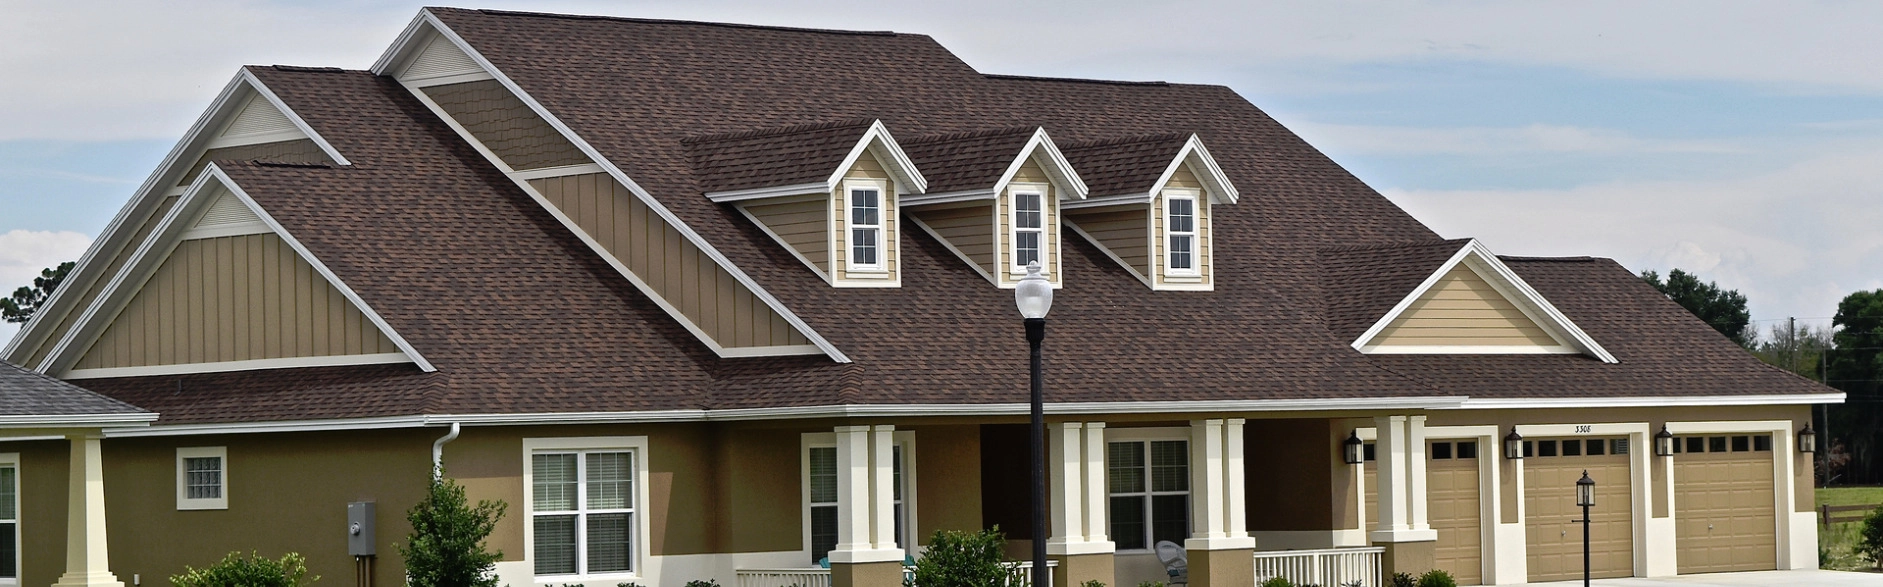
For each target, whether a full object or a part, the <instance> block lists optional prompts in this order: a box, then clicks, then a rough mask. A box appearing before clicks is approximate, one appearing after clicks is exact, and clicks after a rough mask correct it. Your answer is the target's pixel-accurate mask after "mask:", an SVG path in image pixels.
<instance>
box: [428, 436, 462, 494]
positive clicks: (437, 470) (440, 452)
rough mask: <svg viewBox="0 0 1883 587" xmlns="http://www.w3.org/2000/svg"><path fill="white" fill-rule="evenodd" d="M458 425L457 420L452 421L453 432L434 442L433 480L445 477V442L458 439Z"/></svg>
mask: <svg viewBox="0 0 1883 587" xmlns="http://www.w3.org/2000/svg"><path fill="white" fill-rule="evenodd" d="M458 425H459V424H458V423H457V422H452V423H451V432H450V433H447V434H445V435H444V436H441V437H439V438H438V440H436V441H434V442H432V481H438V480H439V479H442V478H444V474H445V443H447V442H451V441H453V440H457V439H458Z"/></svg>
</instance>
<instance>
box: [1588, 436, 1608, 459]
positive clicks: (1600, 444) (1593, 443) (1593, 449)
mask: <svg viewBox="0 0 1883 587" xmlns="http://www.w3.org/2000/svg"><path fill="white" fill-rule="evenodd" d="M1584 444H1587V445H1589V456H1599V455H1601V454H1602V453H1603V452H1604V451H1603V449H1605V448H1608V441H1606V440H1594V439H1590V440H1589V441H1587V442H1585V443H1584Z"/></svg>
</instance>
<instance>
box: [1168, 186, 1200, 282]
mask: <svg viewBox="0 0 1883 587" xmlns="http://www.w3.org/2000/svg"><path fill="white" fill-rule="evenodd" d="M1197 245H1198V241H1197V194H1196V193H1194V192H1186V191H1174V190H1173V191H1167V192H1165V193H1164V256H1165V261H1164V271H1165V272H1166V273H1167V274H1170V275H1185V276H1194V275H1198V271H1197V263H1198V259H1197V257H1198V254H1197Z"/></svg>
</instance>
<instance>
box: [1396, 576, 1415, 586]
mask: <svg viewBox="0 0 1883 587" xmlns="http://www.w3.org/2000/svg"><path fill="white" fill-rule="evenodd" d="M1393 587H1419V579H1418V578H1416V577H1413V576H1412V573H1393Z"/></svg>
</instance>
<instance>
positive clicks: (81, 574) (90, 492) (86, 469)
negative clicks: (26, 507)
mask: <svg viewBox="0 0 1883 587" xmlns="http://www.w3.org/2000/svg"><path fill="white" fill-rule="evenodd" d="M100 438H101V436H100V435H99V434H97V433H89V434H74V435H71V436H68V437H66V439H67V440H68V441H69V442H71V444H72V449H71V450H72V456H71V460H69V461H68V462H67V464H66V468H67V470H68V472H69V473H70V474H71V484H70V485H67V486H66V495H67V498H68V500H69V501H68V505H67V508H68V509H67V510H66V529H65V574H64V575H60V576H59V581H58V582H57V583H53V586H54V587H81V586H82V587H124V582H123V581H119V580H118V578H117V576H115V575H112V574H111V569H110V567H111V557H110V554H109V553H108V552H107V551H106V542H105V467H104V461H103V456H104V455H103V452H102V450H101V449H100V446H99V439H100Z"/></svg>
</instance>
